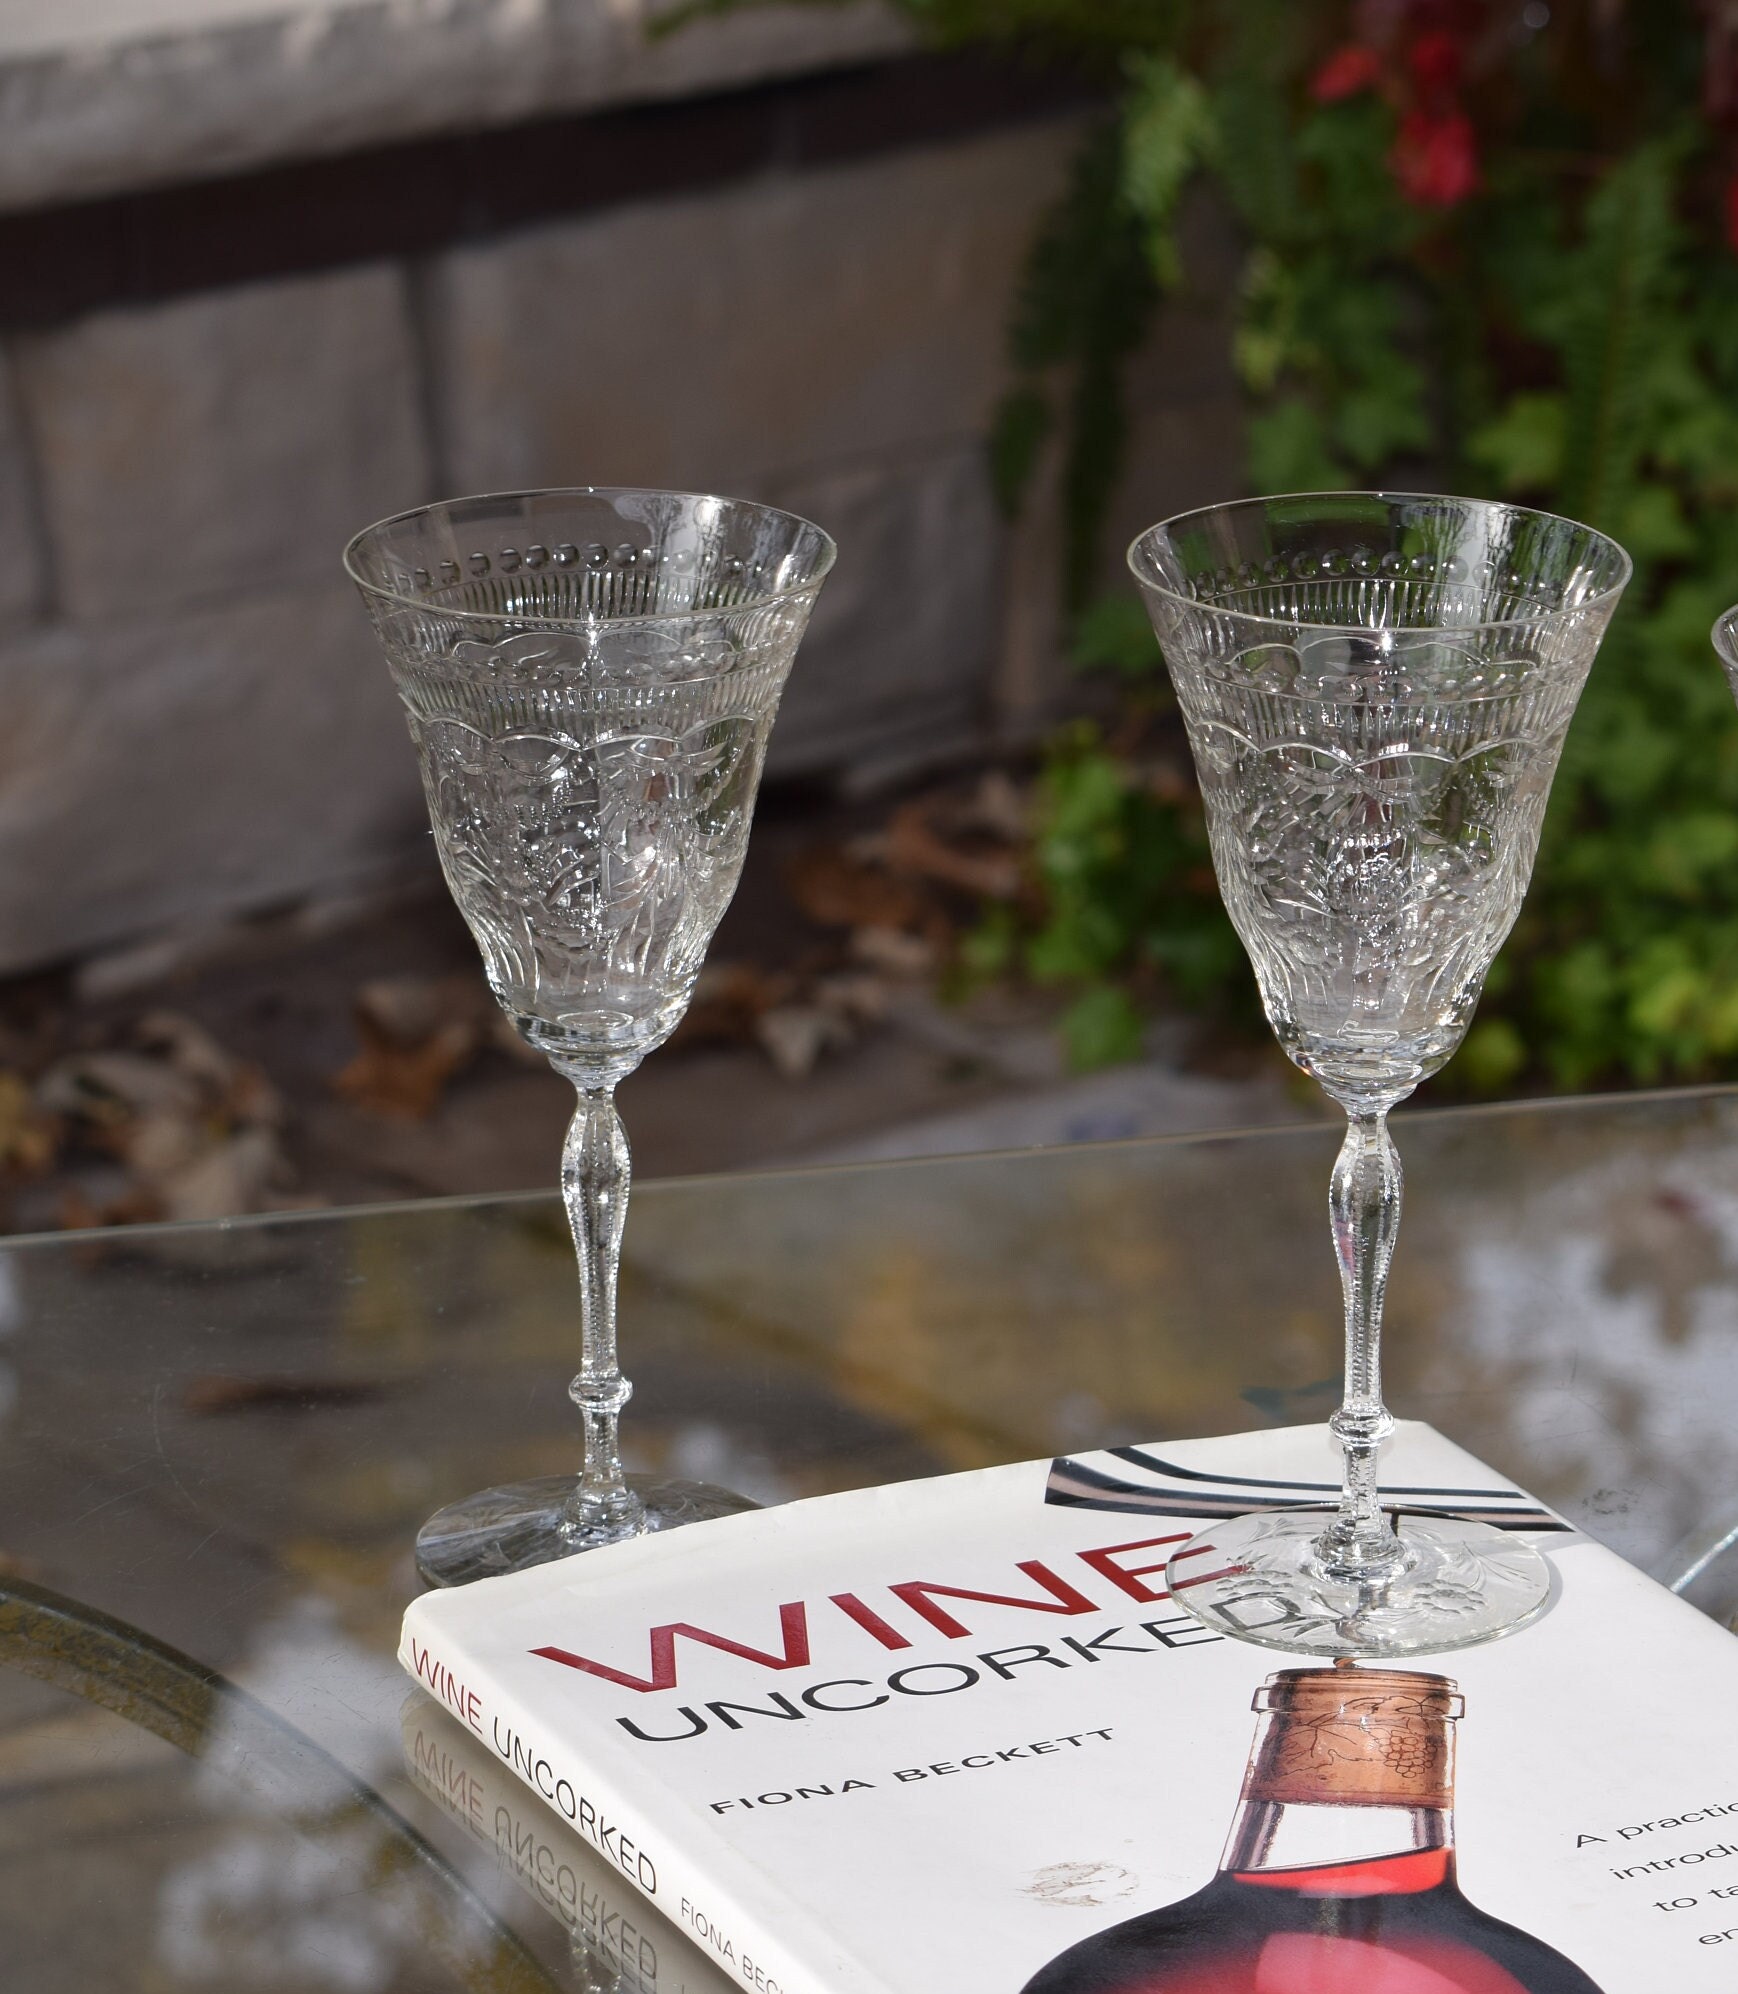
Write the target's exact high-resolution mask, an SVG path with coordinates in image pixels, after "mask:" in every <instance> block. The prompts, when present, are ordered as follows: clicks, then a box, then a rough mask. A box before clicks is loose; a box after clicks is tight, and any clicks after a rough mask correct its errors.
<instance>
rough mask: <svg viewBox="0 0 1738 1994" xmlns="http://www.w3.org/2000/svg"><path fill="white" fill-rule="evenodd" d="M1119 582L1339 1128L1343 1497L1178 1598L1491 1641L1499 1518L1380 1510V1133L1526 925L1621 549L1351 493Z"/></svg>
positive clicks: (1417, 1641)
mask: <svg viewBox="0 0 1738 1994" xmlns="http://www.w3.org/2000/svg"><path fill="white" fill-rule="evenodd" d="M1129 564H1130V566H1131V567H1132V569H1133V571H1134V574H1135V579H1136V580H1137V581H1138V582H1139V584H1140V586H1141V590H1142V592H1143V594H1144V596H1145V598H1146V604H1147V609H1148V613H1149V614H1150V616H1151V618H1152V621H1153V626H1154V628H1155V630H1156V631H1157V633H1158V638H1159V643H1160V646H1161V648H1162V649H1163V651H1164V655H1165V660H1166V663H1167V665H1168V666H1169V668H1170V673H1171V678H1172V681H1173V683H1174V685H1175V687H1176V692H1177V699H1178V702H1179V704H1180V706H1181V708H1182V712H1183V719H1184V724H1185V726H1186V728H1187V730H1188V735H1189V743H1190V747H1191V748H1192V750H1193V752H1194V757H1195V765H1196V769H1197V772H1198V774H1199V777H1200V783H1201V791H1202V796H1203V799H1204V802H1205V805H1206V813H1207V829H1208V835H1209V838H1210V840H1211V843H1212V850H1213V865H1214V870H1215V871H1216V872H1217V874H1218V877H1219V888H1220V891H1221V893H1222V894H1223V895H1224V897H1225V904H1226V907H1227V909H1228V911H1229V912H1230V915H1231V919H1232V922H1233V924H1234V925H1235V927H1236V929H1237V932H1238V934H1239V936H1240V937H1241V938H1242V941H1243V945H1244V947H1245V948H1246V949H1247V950H1248V952H1249V958H1250V961H1251V963H1252V964H1253V965H1254V969H1255V975H1256V980H1257V982H1258V984H1259V985H1260V989H1261V998H1262V1003H1263V1006H1264V1008H1265V1009H1266V1012H1267V1017H1268V1022H1269V1023H1270V1024H1271V1025H1272V1027H1273V1030H1274V1033H1275V1036H1276V1037H1277V1038H1278V1040H1279V1043H1280V1045H1281V1046H1282V1047H1283V1049H1284V1050H1285V1052H1286V1053H1287V1054H1288V1056H1289V1057H1290V1058H1291V1059H1292V1060H1293V1061H1294V1062H1295V1063H1296V1064H1297V1065H1298V1066H1300V1067H1301V1068H1302V1069H1303V1070H1304V1072H1306V1073H1308V1074H1310V1075H1311V1076H1312V1077H1313V1078H1314V1079H1315V1080H1316V1081H1317V1082H1319V1084H1320V1085H1321V1086H1322V1088H1323V1089H1324V1090H1325V1092H1326V1093H1327V1094H1328V1095H1329V1096H1330V1098H1331V1099H1332V1100H1334V1101H1335V1102H1336V1103H1337V1104H1338V1105H1339V1106H1340V1107H1342V1108H1343V1109H1344V1110H1345V1112H1346V1116H1347V1122H1348V1127H1347V1131H1346V1139H1345V1143H1344V1146H1343V1147H1342V1148H1341V1150H1340V1154H1339V1159H1338V1161H1337V1162H1336V1164H1335V1166H1334V1173H1333V1182H1332V1188H1331V1192H1330V1200H1329V1210H1330V1215H1331V1219H1332V1226H1333V1239H1334V1248H1335V1252H1336V1254H1337V1256H1338V1259H1339V1264H1340V1278H1341V1284H1342V1287H1343V1290H1344V1297H1345V1335H1346V1370H1345V1388H1344V1398H1343V1401H1342V1404H1341V1406H1340V1409H1339V1411H1338V1412H1337V1413H1335V1414H1334V1416H1333V1418H1332V1419H1331V1420H1330V1421H1329V1426H1330V1429H1331V1431H1332V1434H1333V1437H1334V1439H1335V1440H1337V1441H1338V1442H1339V1445H1340V1448H1341V1450H1342V1454H1343V1482H1342V1493H1341V1497H1340V1502H1339V1506H1338V1508H1337V1509H1334V1510H1332V1511H1330V1512H1327V1513H1325V1514H1324V1513H1323V1512H1320V1511H1315V1512H1312V1511H1310V1510H1307V1509H1300V1507H1298V1506H1289V1507H1288V1506H1281V1507H1270V1508H1267V1509H1264V1510H1261V1511H1258V1512H1257V1513H1254V1514H1251V1515H1246V1516H1243V1517H1239V1518H1236V1519H1234V1520H1233V1521H1231V1522H1229V1523H1226V1524H1216V1525H1215V1526H1214V1528H1213V1529H1212V1530H1211V1531H1210V1532H1208V1533H1204V1534H1203V1535H1202V1536H1201V1537H1200V1538H1199V1539H1197V1540H1196V1541H1195V1543H1194V1544H1192V1545H1189V1546H1187V1547H1185V1548H1184V1550H1183V1551H1182V1552H1180V1553H1179V1554H1178V1556H1177V1558H1176V1559H1175V1560H1173V1563H1172V1568H1171V1570H1172V1577H1171V1583H1172V1586H1173V1589H1175V1590H1176V1591H1177V1595H1178V1597H1179V1598H1180V1599H1182V1600H1184V1601H1186V1602H1187V1604H1188V1605H1189V1606H1190V1607H1191V1608H1192V1610H1193V1611H1194V1612H1195V1613H1196V1615H1197V1616H1198V1617H1199V1618H1200V1619H1202V1620H1204V1621H1205V1622H1207V1623H1208V1624H1209V1625H1210V1626H1212V1627H1214V1628H1216V1629H1218V1630H1219V1631H1220V1632H1222V1633H1226V1634H1230V1635H1233V1636H1236V1637H1237V1638H1239V1639H1243V1640H1249V1641H1256V1642H1260V1643H1262V1644H1263V1645H1265V1646H1269V1647H1275V1648H1285V1649H1289V1650H1292V1651H1301V1652H1304V1653H1315V1654H1332V1655H1336V1656H1338V1655H1356V1656H1371V1657H1381V1656H1398V1655H1410V1654H1419V1653H1436V1652H1440V1651H1443V1650H1446V1649H1451V1648H1458V1647H1466V1646H1469V1645H1471V1644H1472V1643H1474V1642H1478V1641H1486V1640H1490V1639H1492V1638H1494V1637H1495V1636H1496V1635H1498V1634H1502V1633H1506V1632H1508V1631H1509V1630H1510V1629H1512V1628H1514V1627H1517V1626H1519V1625H1521V1624H1522V1623H1523V1622H1524V1621H1526V1620H1528V1619H1530V1618H1531V1617H1532V1616H1533V1615H1534V1614H1536V1613H1537V1612H1539V1610H1540V1609H1541V1608H1542V1607H1543V1605H1544V1603H1545V1601H1546V1598H1547V1595H1548V1591H1549V1571H1548V1568H1547V1566H1546V1564H1545V1561H1544V1559H1543V1558H1542V1557H1541V1556H1540V1555H1539V1553H1538V1551H1537V1550H1536V1549H1534V1548H1533V1547H1532V1546H1531V1545H1529V1544H1527V1543H1524V1542H1522V1541H1521V1540H1519V1539H1517V1538H1515V1537H1513V1536H1506V1535H1504V1534H1503V1533H1502V1532H1501V1531H1500V1530H1496V1529H1493V1528H1491V1527H1490V1526H1489V1525H1488V1524H1484V1523H1480V1522H1477V1521H1471V1520H1463V1519H1461V1518H1459V1517H1455V1516H1431V1517H1428V1518H1426V1517H1423V1516H1420V1515H1416V1514H1409V1513H1405V1512H1397V1511H1395V1510H1393V1509H1391V1508H1385V1507H1384V1505H1383V1502H1382V1500H1381V1496H1380V1492H1379V1490H1378V1486H1377V1456H1378V1454H1379V1452H1380V1450H1381V1446H1382V1443H1383V1441H1384V1440H1385V1439H1386V1438H1387V1436H1388V1435H1389V1434H1390V1433H1391V1432H1392V1430H1393V1425H1394V1422H1393V1420H1392V1419H1391V1417H1390V1416H1389V1414H1388V1411H1387V1408H1386V1407H1385V1406H1384V1405H1383V1403H1382V1386H1381V1359H1380V1341H1379V1339H1380V1332H1381V1322H1382V1298H1383V1290H1384V1287H1385V1286H1386V1283H1387V1277H1388V1265H1389V1260H1390V1258H1391V1256H1392V1254H1393V1251H1394V1240H1395V1233H1396V1229H1397V1227H1398V1225H1399V1221H1400V1159H1399V1157H1398V1155H1397V1154H1396V1152H1395V1149H1394V1144H1393V1141H1392V1139H1391V1137H1390V1135H1389V1133H1388V1125H1387V1117H1388V1111H1389V1109H1391V1108H1392V1107H1393V1106H1394V1105H1395V1104H1396V1103H1397V1102H1399V1101H1403V1100H1404V1099H1405V1098H1406V1097H1407V1095H1409V1094H1410V1093H1411V1092H1412V1090H1413V1089H1414V1088H1415V1087H1416V1086H1417V1085H1418V1083H1419V1082H1420V1081H1421V1080H1423V1079H1425V1078H1426V1077H1427V1076H1428V1075H1430V1074H1432V1073H1434V1072H1435V1071H1436V1070H1437V1068H1438V1067H1440V1066H1441V1065H1443V1064H1444V1062H1445V1061H1446V1060H1447V1059H1448V1058H1449V1057H1450V1055H1451V1054H1452V1053H1453V1052H1454V1050H1455V1048H1456V1047H1457V1046H1458V1045H1459V1044H1460V1041H1461V1038H1462V1036H1463V1035H1464V1034H1465V1031H1466V1028H1467V1025H1468V1022H1469V1021H1470V1019H1471V1017H1472V1013H1473V1009H1474V1007H1475V1005H1476V1004H1477V1002H1478V998H1479V992H1480V989H1481V987H1482V985H1483V982H1484V976H1485V972H1486V970H1487V969H1488V968H1489V967H1490V963H1491V959H1492V957H1493V956H1495V954H1496V952H1497V949H1498V947H1499V946H1500V944H1501V943H1502V940H1503V938H1504V936H1505V935H1506V934H1507V933H1508V932H1509V929H1510V927H1511V926H1512V925H1513V923H1514V920H1515V916H1516V915H1517V913H1518V912H1519V911H1520V906H1521V900H1522V897H1523V895H1524V894H1525V892H1526V888H1527V881H1528V878H1529V876H1530V874H1531V872H1532V867H1533V859H1534V855H1535V853H1536V852H1537V850H1538V845H1539V832H1540V827H1541V824H1542V822H1543V819H1544V815H1545V803H1546V799H1547V797H1548V795H1549V793H1550V788H1551V780H1552V777H1553V775H1554V774H1555V772H1556V767H1557V759H1558V755H1559V753H1560V752H1561V749H1562V746H1563V738H1564V735H1565V733H1566V731H1567V729H1568V726H1569V721H1570V717H1571V715H1572V714H1573V712H1574V710H1575V703H1576V700H1577V698H1578V697H1579V695H1580V692H1581V687H1582V684H1583V682H1584V681H1585V679H1586V676H1587V672H1588V668H1589V666H1590V665H1591V664H1592V662H1593V656H1594V653H1595V651H1596V650H1597V649H1598V647H1599V641H1600V638H1601V637H1602V636H1603V634H1604V631H1605V626H1606V624H1607V622H1608V621H1609V620H1610V617H1611V613H1612V611H1613V609H1614V608H1615V607H1616V604H1617V599H1618V597H1619V595H1620V594H1621V593H1622V591H1623V587H1624V584H1625V583H1626V582H1627V581H1628V579H1629V571H1630V564H1629V558H1628V556H1627V555H1626V554H1625V553H1624V551H1623V549H1622V548H1621V547H1619V546H1618V545H1617V544H1616V543H1615V542H1614V541H1612V540H1609V539H1607V538H1606V537H1605V536H1604V535H1603V534H1600V533H1596V532H1594V531H1592V530H1591V529H1590V528H1588V527H1585V526H1578V525H1576V524H1575V523H1574V522H1573V521H1571V520H1567V519H1558V518H1555V517H1553V516H1551V515H1549V514H1544V513H1537V512H1530V511H1526V510H1524V509H1522V508H1520V507H1517V506H1509V505H1498V504H1486V503H1483V502H1480V501H1476V500H1471V499H1454V498H1433V497H1419V496H1407V495H1395V494H1386V493H1345V492H1340V493H1328V494H1307V495H1301V496H1297V497H1290V498H1272V499H1252V500H1247V501H1244V502H1242V503H1239V504H1232V505H1223V506H1215V507H1212V508H1210V509H1208V510H1206V511H1202V512H1194V513H1189V514H1186V515H1184V516H1183V517H1181V518H1178V519H1172V520H1166V521H1163V522H1162V523H1161V524H1159V525H1157V526H1154V527H1151V528H1149V529H1148V531H1147V532H1145V533H1143V534H1142V535H1141V536H1140V537H1139V538H1138V539H1137V540H1136V541H1135V543H1134V545H1133V546H1132V547H1131V548H1130V550H1129ZM1414 1493H1417V1492H1414ZM1430 1493H1432V1494H1434V1495H1447V1494H1450V1493H1451V1492H1449V1491H1432V1492H1430Z"/></svg>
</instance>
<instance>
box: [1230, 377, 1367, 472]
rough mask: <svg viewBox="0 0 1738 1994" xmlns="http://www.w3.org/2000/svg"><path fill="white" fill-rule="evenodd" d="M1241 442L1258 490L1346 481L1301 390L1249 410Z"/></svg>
mask: <svg viewBox="0 0 1738 1994" xmlns="http://www.w3.org/2000/svg"><path fill="white" fill-rule="evenodd" d="M1245 447H1246V449H1247V452H1248V457H1249V475H1250V478H1251V479H1252V481H1253V482H1254V485H1255V489H1256V490H1257V491H1258V492H1328V491H1344V490H1345V489H1346V488H1347V487H1348V486H1349V485H1350V484H1351V482H1352V481H1351V479H1350V478H1349V477H1348V476H1347V474H1346V470H1345V467H1344V466H1343V465H1342V464H1341V463H1340V462H1339V461H1338V459H1336V458H1335V456H1334V455H1333V452H1332V451H1331V450H1330V448H1329V445H1328V433H1327V426H1326V424H1325V423H1324V422H1323V421H1322V418H1321V416H1320V415H1319V414H1318V412H1317V411H1316V410H1315V409H1314V408H1313V407H1312V406H1311V405H1310V403H1309V402H1307V401H1305V400H1304V399H1303V397H1302V396H1301V395H1289V396H1286V397H1284V398H1282V399H1281V400H1279V401H1276V402H1275V403H1274V404H1273V405H1272V406H1271V407H1269V408H1265V409H1261V410H1259V411H1258V412H1257V413H1255V414H1253V415H1251V417H1250V418H1249V427H1248V430H1247V432H1246V436H1245Z"/></svg>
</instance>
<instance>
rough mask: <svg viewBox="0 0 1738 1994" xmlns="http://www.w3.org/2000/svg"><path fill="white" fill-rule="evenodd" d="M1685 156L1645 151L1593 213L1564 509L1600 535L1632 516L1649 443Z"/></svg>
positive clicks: (1573, 369)
mask: <svg viewBox="0 0 1738 1994" xmlns="http://www.w3.org/2000/svg"><path fill="white" fill-rule="evenodd" d="M1676 150H1677V148H1675V147H1672V146H1669V145H1666V144H1654V145H1649V146H1644V147H1643V148H1642V149H1641V150H1640V151H1639V152H1636V153H1634V154H1632V155H1631V156H1630V157H1629V158H1628V159H1627V160H1625V161H1624V162H1623V163H1622V164H1621V165H1619V166H1617V167H1616V168H1614V169H1613V170H1612V172H1611V173H1610V174H1609V175H1608V176H1607V177H1606V180H1605V184H1604V185H1603V186H1602V187H1600V189H1599V190H1598V192H1597V193H1595V194H1594V196H1593V197H1592V199H1591V200H1590V201H1589V202H1588V204H1587V236H1586V241H1585V244H1584V246H1583V249H1582V252H1581V255H1580V257H1579V259H1578V267H1577V272H1576V275H1577V279H1578V283H1577V294H1578V303H1577V309H1576V312H1575V315H1574V317H1573V319H1572V320H1571V322H1570V324H1569V327H1568V332H1567V338H1566V340H1565V344H1564V373H1565V378H1566V381H1567V386H1568V393H1569V410H1568V420H1567V434H1566V446H1565V454H1564V466H1563V480H1564V487H1565V489H1564V493H1563V502H1564V504H1565V505H1566V506H1567V507H1568V509H1569V510H1571V511H1572V512H1573V513H1574V514H1575V516H1576V517H1577V518H1578V519H1585V520H1587V521H1589V522H1590V523H1591V524H1593V525H1596V526H1597V525H1602V524H1607V523H1615V522H1616V521H1617V520H1618V519H1619V518H1620V517H1621V516H1622V513H1623V509H1624V506H1625V504H1626V503H1627V502H1628V497H1629V490H1630V486H1631V483H1632V481H1633V479H1634V476H1635V470H1636V464H1637V461H1638V459H1639V457H1640V454H1641V450H1642V445H1643V441H1644V439H1643V435H1642V428H1641V421H1640V418H1641V414H1642V393H1641V385H1642V378H1643V372H1644V368H1645V363H1646V358H1647V354H1648V350H1649V342H1650V340H1651V338H1652V337H1653V321H1654V319H1655V318H1656V317H1659V316H1661V315H1662V312H1661V308H1662V305H1663V303H1664V298H1663V289H1664V287H1663V281H1662V280H1663V278H1664V276H1665V273H1666V269H1667V259H1668V256H1669V252H1670V248H1671V245H1672V242H1673V240H1674V235H1675V225H1674V221H1673V215H1672V199H1673V193H1674V182H1675V178H1676V175H1675V172H1674V165H1675V156H1674V155H1675V152H1676Z"/></svg>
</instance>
